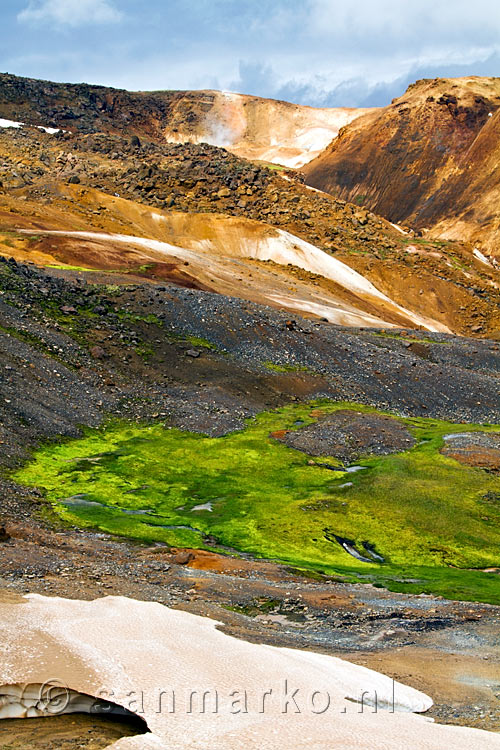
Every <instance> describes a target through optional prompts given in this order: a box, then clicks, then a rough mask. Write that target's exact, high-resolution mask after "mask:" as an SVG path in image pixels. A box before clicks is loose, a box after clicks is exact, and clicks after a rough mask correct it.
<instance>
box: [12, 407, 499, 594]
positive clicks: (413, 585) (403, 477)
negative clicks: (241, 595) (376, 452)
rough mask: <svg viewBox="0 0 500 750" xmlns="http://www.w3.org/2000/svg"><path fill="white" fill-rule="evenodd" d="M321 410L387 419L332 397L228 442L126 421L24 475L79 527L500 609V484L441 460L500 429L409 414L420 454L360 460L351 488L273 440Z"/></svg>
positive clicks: (48, 456)
mask: <svg viewBox="0 0 500 750" xmlns="http://www.w3.org/2000/svg"><path fill="white" fill-rule="evenodd" d="M313 407H314V408H316V409H318V408H319V409H321V410H322V411H323V412H332V411H335V410H337V409H340V408H346V407H351V408H352V407H355V408H356V409H357V410H358V411H375V410H373V409H370V408H369V407H366V406H360V405H358V404H355V405H353V404H346V403H332V402H328V401H318V402H313V403H311V404H300V405H297V404H293V405H289V406H286V407H283V408H281V409H278V410H276V411H272V412H263V413H261V414H259V415H258V416H257V417H255V418H253V419H250V420H248V423H247V426H246V428H245V430H243V431H241V432H235V433H233V434H231V435H227V436H225V437H221V438H209V437H205V436H203V435H198V434H193V433H188V432H182V431H180V430H177V429H167V428H165V427H164V426H163V425H161V424H156V425H136V424H123V423H114V424H110V425H108V426H106V427H105V428H102V429H100V430H92V431H91V430H88V431H87V432H86V434H85V436H84V438H83V439H80V440H70V441H65V442H63V443H61V444H58V445H49V446H46V447H44V448H42V449H41V450H39V451H38V453H37V454H36V456H35V460H34V461H33V462H32V463H30V464H28V465H26V466H25V467H24V468H22V469H21V470H20V471H18V472H17V473H16V475H15V479H16V480H17V481H18V482H21V483H23V484H28V485H38V486H41V487H43V488H45V490H46V496H47V499H48V501H49V502H50V503H52V505H53V507H54V509H55V510H56V512H57V513H58V514H59V516H60V517H61V518H63V519H65V520H66V521H67V522H69V523H72V524H77V525H80V526H89V527H98V528H100V529H102V530H104V531H107V532H111V533H115V534H122V535H125V536H130V537H134V538H137V539H141V540H144V541H148V542H151V541H166V542H167V543H169V544H175V545H179V546H190V547H206V546H207V545H206V541H205V539H206V535H210V536H211V537H215V539H216V540H218V542H219V543H220V545H224V546H226V547H230V548H233V549H236V550H239V551H242V552H247V553H251V554H253V555H255V556H262V557H268V558H274V559H277V560H280V561H282V562H284V563H286V564H288V565H291V566H293V567H294V568H300V569H303V570H311V571H320V572H322V573H324V574H326V575H330V576H331V575H334V576H335V575H341V576H343V577H344V578H345V579H347V580H362V581H366V582H372V583H377V584H378V585H383V586H386V587H387V588H389V589H391V590H394V591H412V592H427V593H434V594H441V595H443V596H447V597H450V598H457V599H466V600H480V601H487V602H493V603H497V604H500V586H499V583H498V576H497V575H495V574H488V573H483V572H479V571H478V570H474V569H482V568H488V567H496V566H498V565H499V562H500V560H499V558H500V552H499V549H500V524H499V521H500V505H498V504H497V503H496V502H494V501H489V500H487V499H485V498H495V497H496V496H497V494H498V493H499V492H500V477H498V476H495V475H492V474H490V473H488V472H485V471H484V470H481V469H474V468H471V467H467V466H463V465H461V464H459V463H458V462H456V461H455V460H453V459H451V458H448V457H446V456H443V455H441V453H440V452H439V450H440V448H441V446H442V444H443V436H444V435H446V434H447V433H450V432H460V431H463V430H464V429H466V430H467V431H471V430H482V431H492V430H493V431H499V430H500V427H499V426H491V425H467V426H466V427H465V426H464V425H461V424H452V423H447V422H440V421H437V420H432V419H423V418H422V419H401V418H400V419H401V421H402V422H404V423H405V424H406V425H407V426H408V428H409V429H410V430H411V431H412V433H413V434H414V436H415V438H416V441H417V442H416V444H415V446H414V447H413V448H412V449H411V450H409V451H406V452H403V453H399V454H393V455H390V456H376V457H374V456H370V457H366V458H364V459H362V460H360V461H359V462H358V463H359V464H361V465H363V466H365V467H366V470H365V471H359V472H357V473H353V474H349V475H348V480H349V482H352V486H344V487H343V486H342V485H346V483H347V482H346V474H345V473H344V472H341V471H340V470H338V471H336V470H331V469H328V468H326V467H324V466H318V465H315V466H311V465H309V463H308V461H309V460H310V457H309V456H307V455H305V454H303V453H301V452H299V451H296V450H293V449H291V448H288V447H287V446H286V445H284V444H283V443H281V442H279V441H277V440H274V439H273V438H272V437H270V433H272V432H274V431H276V430H281V429H288V430H290V429H292V430H293V429H300V427H301V426H303V425H306V424H310V423H311V422H313V421H314V420H315V419H316V416H317V412H312V413H311V408H313ZM315 415H316V416H315ZM326 462H328V463H329V464H331V465H334V464H335V459H334V458H333V457H331V459H328V461H327V460H326V459H322V460H321V463H326ZM335 465H336V464H335ZM68 498H72V499H70V500H68ZM206 503H209V505H208V506H206V505H205V504H206ZM485 503H487V506H485ZM197 506H205V507H202V508H197ZM485 508H486V509H485ZM485 517H487V519H488V520H484V519H485ZM333 535H338V536H340V537H344V538H347V539H351V540H353V541H354V542H355V544H356V545H357V547H358V548H359V549H363V542H368V543H369V544H370V545H371V546H372V547H373V549H375V550H377V552H378V553H380V554H381V555H382V556H383V557H384V558H385V560H386V562H385V563H384V564H380V563H376V562H370V563H363V562H360V561H358V560H356V559H354V558H353V557H351V556H350V555H349V554H348V553H347V552H346V551H345V550H344V549H343V548H342V546H341V545H340V544H338V543H337V542H335V541H329V539H332V538H333V539H334V537H333Z"/></svg>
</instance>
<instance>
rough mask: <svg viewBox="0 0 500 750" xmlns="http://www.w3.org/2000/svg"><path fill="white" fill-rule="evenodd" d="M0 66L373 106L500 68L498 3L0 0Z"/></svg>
mask: <svg viewBox="0 0 500 750" xmlns="http://www.w3.org/2000/svg"><path fill="white" fill-rule="evenodd" d="M0 20H1V26H2V34H1V39H0V71H1V72H9V73H15V74H16V75H22V76H29V77H32V78H43V79H48V80H53V81H65V82H73V83H77V82H87V83H97V84H103V85H107V86H115V87H118V88H127V89H130V90H158V89H203V88H210V89H223V90H229V91H238V92H240V93H244V94H253V95H259V96H265V97H272V98H276V99H285V100H288V101H293V102H297V103H299V104H309V105H312V106H319V107H322V106H348V107H360V106H383V105H385V104H388V103H389V102H390V101H391V99H392V98H393V97H396V96H399V95H401V94H402V93H403V92H404V91H405V89H406V88H407V86H408V85H409V84H410V83H412V82H413V81H415V80H417V79H419V78H434V77H446V76H459V75H487V76H495V75H500V3H499V2H498V0H472V1H471V0H355V1H352V0H0Z"/></svg>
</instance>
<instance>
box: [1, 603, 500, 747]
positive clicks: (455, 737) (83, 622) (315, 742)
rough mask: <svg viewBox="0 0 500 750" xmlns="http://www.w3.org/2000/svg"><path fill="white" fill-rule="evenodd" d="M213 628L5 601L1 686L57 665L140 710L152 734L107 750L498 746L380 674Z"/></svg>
mask: <svg viewBox="0 0 500 750" xmlns="http://www.w3.org/2000/svg"><path fill="white" fill-rule="evenodd" d="M217 625H218V623H217V622H216V621H214V620H210V619H208V618H206V617H200V616H198V615H194V614H191V613H188V612H183V611H180V610H173V609H170V608H168V607H165V606H163V605H161V604H158V603H155V602H140V601H135V600H133V599H127V598H125V597H115V596H113V597H103V598H100V599H97V600H95V601H78V600H69V599H63V598H59V597H44V596H40V595H37V594H29V595H28V596H26V597H25V598H24V601H23V602H22V603H14V604H13V603H1V604H0V643H2V644H6V646H5V647H3V648H2V652H3V653H2V660H1V662H0V685H6V684H11V685H12V684H25V683H37V684H43V683H44V682H45V681H46V680H51V679H52V680H53V679H54V664H56V665H57V674H58V675H59V679H60V680H62V681H63V682H65V683H66V684H70V685H71V689H72V690H77V691H79V692H81V693H85V694H87V695H93V696H99V697H101V698H102V699H106V697H107V698H108V699H111V700H113V701H114V702H116V703H118V704H119V705H122V706H123V707H125V708H127V709H130V710H132V711H134V710H135V711H138V712H140V714H141V715H142V717H143V718H144V720H145V721H146V722H147V724H148V727H149V730H150V734H147V735H141V736H137V737H127V738H122V739H121V740H119V741H118V742H116V743H114V744H113V745H111V746H109V749H108V750H110V748H113V749H114V750H119V749H120V750H144V748H146V747H148V748H149V747H151V748H153V747H155V748H158V749H159V750H174V749H176V748H179V747H183V748H185V750H202V749H205V748H217V750H234V748H242V747H245V748H247V749H248V750H281V749H282V748H293V747H297V746H298V744H299V745H300V746H304V747H306V746H307V747H308V748H310V749H311V750H331V748H332V747H337V748H340V747H345V748H350V750H367V749H368V748H370V750H387V748H390V749H391V750H407V748H409V747H412V748H417V749H421V750H424V748H425V750H442V748H444V747H453V748H454V750H470V748H472V747H473V748H474V750H500V736H499V735H497V734H495V733H492V732H485V731H481V730H477V729H469V728H466V727H458V726H444V725H440V724H436V723H434V722H433V721H432V720H428V719H427V718H426V717H422V716H418V715H417V713H415V712H423V711H426V710H428V709H429V708H430V706H431V705H432V700H431V698H429V697H428V696H427V695H425V694H424V693H422V692H420V691H418V690H415V689H414V688H411V687H408V686H406V685H404V684H402V683H400V682H396V681H394V680H392V679H390V678H389V677H387V676H385V675H383V674H380V673H378V672H375V671H373V670H370V669H367V668H366V667H362V666H358V665H356V664H351V663H349V662H347V661H344V660H342V659H339V658H337V657H333V656H327V655H325V654H318V653H314V652H311V651H300V650H298V649H290V648H278V647H276V646H270V645H263V644H254V643H248V642H247V641H244V640H241V639H238V638H234V637H232V636H230V635H227V634H226V633H224V632H222V631H221V630H219V629H218V628H217ZM205 691H208V697H207V695H205V696H204V695H203V694H204V693H205ZM266 695H267V698H265V697H264V696H266ZM193 696H194V701H193ZM216 696H217V697H216ZM292 696H293V697H292ZM204 697H205V699H206V701H207V703H206V708H204V704H203V698H204ZM294 699H295V700H294ZM174 701H175V703H174ZM215 701H216V702H215ZM49 720H50V719H47V721H49ZM298 738H300V740H299V739H298ZM297 743H298V744H297Z"/></svg>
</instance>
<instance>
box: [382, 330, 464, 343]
mask: <svg viewBox="0 0 500 750" xmlns="http://www.w3.org/2000/svg"><path fill="white" fill-rule="evenodd" d="M370 336H377V337H378V338H383V339H396V340H397V341H407V342H408V343H409V344H439V345H440V346H451V341H436V340H435V339H429V338H425V337H422V336H418V337H417V336H401V334H400V333H386V332H385V331H384V332H382V331H377V332H375V331H373V332H372V331H371V332H370Z"/></svg>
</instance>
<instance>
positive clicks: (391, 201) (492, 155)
mask: <svg viewBox="0 0 500 750" xmlns="http://www.w3.org/2000/svg"><path fill="white" fill-rule="evenodd" d="M499 107H500V78H478V77H470V78H457V79H436V80H422V81H417V83H415V84H413V85H412V86H410V87H409V88H408V90H407V92H406V93H405V94H404V95H403V96H402V97H400V98H399V99H395V100H394V101H393V102H392V104H391V105H389V106H388V107H385V108H383V109H380V110H377V111H374V112H371V113H369V114H367V115H365V116H363V117H361V118H359V119H357V120H356V121H355V122H353V123H351V124H350V125H348V126H346V127H345V128H344V129H343V130H342V131H341V132H340V135H339V137H338V138H337V139H336V140H334V141H333V142H332V143H331V144H330V146H329V147H328V149H327V150H326V151H325V152H324V153H323V154H322V155H320V156H319V157H318V158H317V159H315V160H314V161H312V162H311V163H310V164H308V165H307V166H306V167H305V170H304V171H305V172H306V175H307V177H306V179H307V181H308V183H309V184H310V185H312V186H315V187H317V188H321V189H322V190H326V191H329V192H331V193H333V194H335V195H337V196H340V197H342V198H344V199H346V200H350V201H355V202H357V203H359V204H360V205H365V206H368V207H370V208H371V209H372V210H373V211H376V212H377V213H379V214H382V215H383V216H385V217H386V218H388V219H389V220H390V221H394V222H398V223H403V224H407V225H409V226H411V227H413V228H414V229H417V230H422V231H424V232H426V236H427V235H428V236H429V237H433V238H436V239H453V240H455V239H459V240H464V241H468V242H472V243H474V244H475V246H476V247H477V248H478V249H479V250H480V251H482V253H483V255H487V256H488V255H489V256H492V257H493V258H494V257H496V258H498V257H500V249H499V248H500V245H499V243H498V240H499V237H500V229H499V227H500V216H499V215H498V203H499V197H500V172H499V163H500V138H499V136H500V112H499V111H498V110H499ZM490 262H491V259H490Z"/></svg>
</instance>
